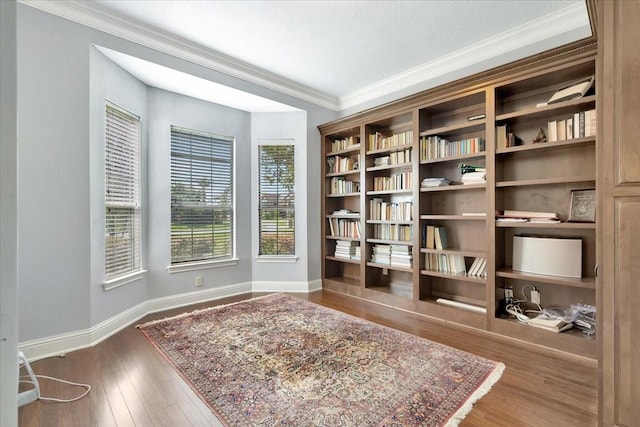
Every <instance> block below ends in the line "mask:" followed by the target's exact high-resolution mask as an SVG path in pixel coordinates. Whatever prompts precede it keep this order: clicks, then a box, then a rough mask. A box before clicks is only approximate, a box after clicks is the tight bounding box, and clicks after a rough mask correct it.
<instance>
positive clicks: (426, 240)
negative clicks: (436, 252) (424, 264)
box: [422, 224, 449, 249]
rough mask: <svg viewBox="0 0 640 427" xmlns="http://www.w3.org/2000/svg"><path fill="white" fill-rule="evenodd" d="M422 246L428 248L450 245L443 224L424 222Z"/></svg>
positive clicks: (445, 247) (444, 247) (442, 247)
mask: <svg viewBox="0 0 640 427" xmlns="http://www.w3.org/2000/svg"><path fill="white" fill-rule="evenodd" d="M422 247H423V248H427V249H447V248H448V247H449V239H448V238H447V230H446V229H445V228H444V227H441V226H437V225H427V224H424V225H423V226H422Z"/></svg>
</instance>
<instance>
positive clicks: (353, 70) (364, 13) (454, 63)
mask: <svg viewBox="0 0 640 427" xmlns="http://www.w3.org/2000/svg"><path fill="white" fill-rule="evenodd" d="M0 1H1V0H0ZM19 1H20V2H21V3H25V4H28V5H31V6H33V7H37V8H40V9H43V10H46V11H48V12H51V13H55V14H59V15H61V16H65V17H69V18H70V19H73V20H77V21H78V22H81V23H85V24H87V25H90V26H94V27H96V28H98V29H102V30H106V31H108V32H111V33H112V34H115V35H119V36H124V37H125V38H129V39H130V40H133V41H137V42H139V43H142V44H147V42H148V43H150V45H149V46H150V47H153V48H158V46H159V47H160V49H161V50H164V51H166V52H167V53H170V54H173V55H175V56H178V57H180V58H182V59H186V60H188V61H190V62H195V63H199V64H201V65H205V66H207V67H210V68H213V69H215V70H218V71H221V72H223V73H227V74H230V75H232V76H234V77H238V78H240V79H242V80H246V81H248V82H251V83H256V84H258V85H260V86H263V87H265V88H268V89H274V90H277V91H280V92H281V93H283V94H286V95H292V96H296V97H298V98H300V99H303V100H306V101H310V102H315V103H317V104H318V105H323V106H326V107H328V108H333V109H336V110H341V111H348V109H349V108H357V106H365V104H366V103H367V102H374V101H376V100H377V101H380V100H383V99H384V98H385V97H387V98H388V97H391V96H394V97H397V96H402V95H406V94H409V93H413V92H415V91H418V90H423V89H426V88H429V87H433V86H434V85H436V84H441V83H444V82H445V81H450V80H453V79H456V78H460V77H463V76H464V75H469V74H472V73H475V72H479V71H483V70H486V69H488V68H491V67H495V66H498V65H502V64H504V63H506V62H509V61H513V60H516V59H520V58H523V57H526V56H529V55H532V54H535V53H539V52H542V51H544V50H548V49H551V48H554V47H558V46H559V45H561V44H566V43H569V42H573V41H576V40H579V39H582V38H585V37H588V36H589V35H590V25H589V19H588V14H587V9H586V5H585V1H584V0H454V1H452V0H445V1H441V0H424V1H411V0H405V1H344V0H332V1H330V0H326V1H315V0H301V1H286V0H281V1H275V0H274V1H265V0H253V1H230V0H228V1H208V0H198V1H192V0H181V1H175V0H130V1H123V0H90V1H79V0H66V1H64V2H44V1H40V0H19ZM141 40H146V42H145V41H141ZM167 43H168V44H167ZM167 47H168V48H169V51H167V50H166V48H167ZM194 52H195V53H194ZM130 62H132V61H130ZM121 65H122V64H121ZM130 71H132V72H133V68H131V70H130ZM135 72H136V73H138V74H137V75H136V74H134V75H136V76H137V77H138V78H140V79H141V80H143V81H147V80H150V78H149V76H148V75H147V76H145V71H144V70H143V69H142V68H140V69H137V70H135ZM172 90H174V89H172ZM403 91H404V92H403Z"/></svg>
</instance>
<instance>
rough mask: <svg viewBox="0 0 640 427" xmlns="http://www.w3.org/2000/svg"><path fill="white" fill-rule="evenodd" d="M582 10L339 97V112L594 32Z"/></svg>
mask: <svg viewBox="0 0 640 427" xmlns="http://www.w3.org/2000/svg"><path fill="white" fill-rule="evenodd" d="M582 9H584V5H583V4H580V3H576V4H574V5H571V6H569V7H566V8H564V9H562V10H560V11H558V12H556V13H553V14H551V15H547V16H543V17H541V18H538V19H536V20H534V21H531V22H528V23H526V24H523V25H520V26H519V27H516V28H513V29H511V30H509V31H505V32H503V33H500V34H497V35H495V36H493V37H490V38H488V39H486V40H482V41H481V42H478V43H475V44H473V45H471V46H467V47H465V48H463V49H460V50H457V51H455V52H452V53H450V54H448V55H444V56H441V57H439V58H436V59H435V60H433V61H430V62H427V63H425V64H422V65H419V66H417V67H414V68H412V69H409V70H407V71H405V72H403V73H400V74H396V75H394V76H392V77H390V78H387V79H383V80H380V81H378V82H376V83H374V84H372V85H369V86H365V87H363V88H361V89H358V90H356V91H354V92H351V93H348V94H346V95H343V96H341V97H340V98H339V106H340V110H341V111H342V110H346V109H348V108H352V107H356V106H358V105H361V104H364V103H366V102H368V101H371V100H374V99H376V98H379V97H382V96H385V95H387V94H391V93H394V92H398V91H401V90H403V89H405V88H408V87H412V86H414V85H417V84H420V83H424V82H428V81H431V80H434V79H436V78H438V77H441V76H444V75H447V74H452V73H454V72H456V71H458V70H463V69H465V68H467V67H470V66H473V65H474V64H478V63H481V62H483V61H488V60H490V59H492V58H495V57H499V56H500V55H503V54H506V53H509V52H515V51H518V50H521V49H525V48H527V47H529V46H534V45H536V44H541V43H544V41H545V40H548V39H551V38H553V37H557V36H559V35H562V34H565V33H568V32H571V31H576V30H579V29H581V28H583V29H585V30H587V31H588V32H589V33H591V26H590V23H589V20H588V19H587V20H586V21H585V20H584V19H583V18H584V14H583V13H581V12H582ZM496 65H499V64H496ZM479 71H480V70H479Z"/></svg>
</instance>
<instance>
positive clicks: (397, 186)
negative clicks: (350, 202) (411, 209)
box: [373, 171, 413, 191]
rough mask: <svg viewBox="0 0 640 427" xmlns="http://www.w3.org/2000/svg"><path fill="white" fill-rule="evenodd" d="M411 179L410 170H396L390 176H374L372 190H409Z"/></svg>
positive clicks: (411, 185) (411, 173)
mask: <svg viewBox="0 0 640 427" xmlns="http://www.w3.org/2000/svg"><path fill="white" fill-rule="evenodd" d="M412 180H413V172H412V171H407V172H398V173H394V174H391V176H376V177H374V178H373V191H391V190H411V188H412V187H413V184H412Z"/></svg>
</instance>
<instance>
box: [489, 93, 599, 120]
mask: <svg viewBox="0 0 640 427" xmlns="http://www.w3.org/2000/svg"><path fill="white" fill-rule="evenodd" d="M595 102H596V97H595V95H591V96H585V97H582V98H579V99H574V100H572V101H564V102H558V103H557V104H551V105H547V106H545V107H539V108H536V107H530V108H524V109H521V110H518V111H513V112H510V113H506V114H499V115H496V121H497V122H502V121H506V120H512V119H518V118H521V117H526V118H527V119H531V118H535V117H541V118H544V117H555V116H558V115H562V114H565V113H566V112H569V111H574V110H576V107H584V108H587V106H593V105H594V104H595Z"/></svg>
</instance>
